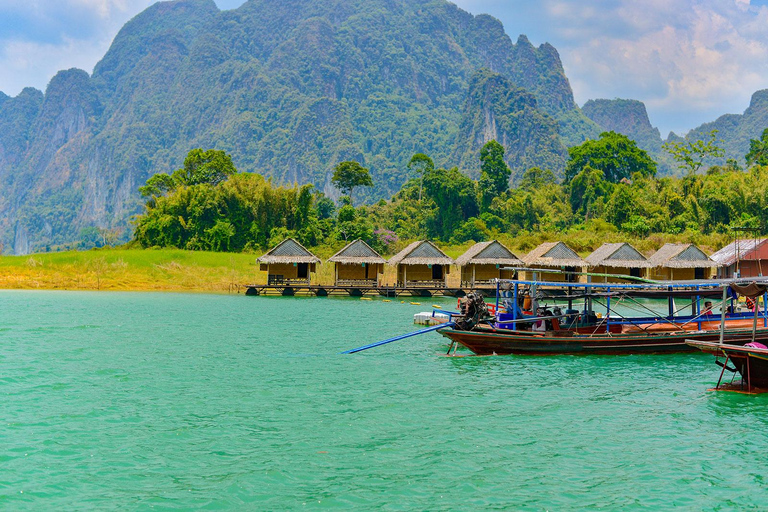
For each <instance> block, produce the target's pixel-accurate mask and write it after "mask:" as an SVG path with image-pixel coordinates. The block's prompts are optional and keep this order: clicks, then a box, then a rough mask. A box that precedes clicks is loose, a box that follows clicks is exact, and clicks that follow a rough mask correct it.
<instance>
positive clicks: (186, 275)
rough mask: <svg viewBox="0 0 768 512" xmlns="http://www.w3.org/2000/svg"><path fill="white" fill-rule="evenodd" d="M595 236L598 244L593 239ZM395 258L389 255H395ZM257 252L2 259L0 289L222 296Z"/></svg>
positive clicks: (109, 252)
mask: <svg viewBox="0 0 768 512" xmlns="http://www.w3.org/2000/svg"><path fill="white" fill-rule="evenodd" d="M593 238H594V240H593ZM619 238H620V237H619V236H618V234H614V233H611V234H608V235H607V236H606V234H589V235H588V237H585V236H584V235H580V234H578V233H576V234H569V235H559V236H553V235H552V234H541V235H536V236H529V237H527V238H524V239H521V238H517V239H515V240H514V241H513V240H512V239H511V238H510V239H504V237H502V240H501V241H502V242H503V243H506V244H507V246H508V247H510V248H511V249H512V250H513V251H515V252H516V253H517V254H518V255H523V254H525V253H527V252H528V251H529V250H530V249H532V248H533V247H535V246H536V245H538V244H539V243H541V242H544V241H549V240H550V239H561V240H563V241H564V242H565V243H567V244H568V245H570V246H571V247H573V248H574V249H576V250H577V251H578V252H579V253H580V254H581V255H582V256H586V255H587V254H589V253H590V252H591V251H592V250H593V249H594V248H596V247H597V246H599V245H600V244H601V243H603V242H606V241H621V240H619ZM684 238H685V237H682V236H671V235H667V236H661V235H654V236H651V237H648V238H645V239H641V240H628V241H629V242H630V243H632V244H633V245H635V247H637V248H638V249H640V250H641V251H643V252H646V253H650V252H652V251H653V250H655V249H658V247H660V246H661V245H663V244H664V243H666V242H685V241H691V240H685V239H684ZM693 241H694V242H696V243H698V244H699V245H701V246H702V248H704V249H705V250H707V251H710V252H711V251H714V250H716V249H718V248H719V247H721V246H722V245H725V243H727V242H728V240H727V237H725V236H723V235H711V236H708V237H701V239H698V240H693ZM515 242H517V243H515ZM471 245H472V243H471V242H470V243H466V244H462V245H454V246H444V245H441V248H442V249H443V250H444V251H445V253H446V254H447V255H448V256H450V257H451V258H454V259H456V258H457V257H459V256H460V255H461V254H463V253H464V252H465V251H466V250H467V249H468V248H469V247H470V246H471ZM313 252H314V253H315V254H316V255H317V256H318V257H320V258H321V259H322V260H323V261H326V260H327V259H328V258H329V257H330V256H331V255H332V254H333V253H334V252H336V251H335V250H334V249H333V248H331V247H320V248H317V249H313ZM389 256H391V255H385V257H389ZM256 257H257V255H255V254H242V253H217V252H202V251H184V250H180V249H127V248H116V249H99V250H90V251H69V252H56V253H42V254H33V255H29V256H0V288H2V289H48V290H114V291H120V290H122V291H185V292H192V291H199V292H216V293H234V292H242V291H243V285H247V284H266V281H267V274H266V272H261V271H260V270H259V265H258V264H257V263H256ZM385 268H386V271H385V274H384V279H383V283H385V284H393V283H394V282H395V280H396V279H395V270H394V268H392V267H389V266H386V267H385ZM333 278H334V268H333V264H332V263H322V264H320V265H318V269H317V274H316V275H315V276H313V281H314V282H317V283H321V284H333ZM459 279H460V274H459V271H458V268H456V267H452V269H451V273H450V274H449V275H448V284H449V286H451V285H452V286H456V285H457V284H458V282H459Z"/></svg>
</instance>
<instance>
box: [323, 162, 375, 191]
mask: <svg viewBox="0 0 768 512" xmlns="http://www.w3.org/2000/svg"><path fill="white" fill-rule="evenodd" d="M331 183H333V185H334V186H335V187H336V188H338V189H339V190H340V191H341V192H342V193H344V194H348V195H349V196H350V197H351V196H352V191H353V190H354V189H355V188H357V187H372V186H373V180H372V179H371V173H370V172H369V171H368V169H366V168H365V167H363V166H362V165H360V164H359V163H357V162H355V161H354V160H348V161H346V162H340V163H339V164H338V165H336V167H334V170H333V177H332V178H331Z"/></svg>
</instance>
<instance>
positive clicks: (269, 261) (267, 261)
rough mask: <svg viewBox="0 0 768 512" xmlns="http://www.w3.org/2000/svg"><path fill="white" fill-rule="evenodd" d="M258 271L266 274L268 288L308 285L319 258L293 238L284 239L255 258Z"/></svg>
mask: <svg viewBox="0 0 768 512" xmlns="http://www.w3.org/2000/svg"><path fill="white" fill-rule="evenodd" d="M256 261H258V262H259V269H260V270H262V271H266V272H267V284H268V285H269V286H283V285H286V286H290V285H309V284H310V281H311V274H312V273H313V272H315V271H316V269H317V264H318V263H320V258H318V257H317V256H315V255H314V254H312V253H311V252H309V251H308V250H307V249H305V248H304V246H303V245H301V244H300V243H299V242H297V241H296V240H294V239H293V238H286V239H285V240H283V241H282V242H280V243H279V244H278V245H276V246H275V247H273V248H272V249H270V250H269V251H268V252H267V253H266V254H265V255H263V256H261V257H260V258H257V259H256Z"/></svg>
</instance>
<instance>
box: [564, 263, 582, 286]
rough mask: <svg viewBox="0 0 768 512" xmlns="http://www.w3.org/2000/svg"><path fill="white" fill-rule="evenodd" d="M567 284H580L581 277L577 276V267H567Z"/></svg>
mask: <svg viewBox="0 0 768 512" xmlns="http://www.w3.org/2000/svg"><path fill="white" fill-rule="evenodd" d="M564 270H565V272H566V274H565V282H566V283H577V282H579V275H578V274H576V267H565V269H564Z"/></svg>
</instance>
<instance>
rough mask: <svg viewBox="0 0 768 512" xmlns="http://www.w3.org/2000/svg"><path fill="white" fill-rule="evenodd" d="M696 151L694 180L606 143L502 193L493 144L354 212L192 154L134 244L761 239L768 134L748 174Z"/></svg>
mask: <svg viewBox="0 0 768 512" xmlns="http://www.w3.org/2000/svg"><path fill="white" fill-rule="evenodd" d="M711 136H712V137H714V136H715V134H714V133H713V134H711ZM696 147H697V146H696V145H691V146H684V145H680V146H678V147H677V148H669V151H670V153H671V155H672V157H675V158H677V160H678V162H679V165H680V166H681V169H683V170H684V169H685V168H686V167H685V166H686V165H688V166H691V165H692V167H689V169H693V170H692V171H691V170H689V171H681V172H686V175H685V176H684V177H682V178H678V177H669V176H668V177H658V176H657V166H656V163H655V162H654V161H653V160H652V159H651V158H650V157H649V156H648V154H647V153H646V152H645V151H643V150H641V149H639V148H638V147H637V145H636V144H635V143H634V141H632V140H630V139H628V138H627V137H625V136H623V135H620V134H617V133H614V132H606V133H603V134H602V135H601V136H600V138H599V139H597V140H594V141H587V142H585V143H583V144H581V145H579V146H575V147H573V148H571V150H570V151H569V159H568V162H567V170H566V177H565V179H564V180H562V181H560V180H558V179H557V178H556V176H555V175H554V173H553V172H552V171H550V170H548V169H541V168H539V167H531V168H529V169H528V170H527V171H525V172H524V173H523V175H522V176H521V178H520V182H519V186H516V187H513V188H510V187H509V186H508V179H509V176H510V174H511V169H510V168H509V167H508V166H507V164H506V162H505V158H504V153H505V149H504V147H503V146H502V145H501V144H499V143H497V142H496V141H491V142H489V143H487V144H486V145H485V146H484V147H483V148H482V151H481V153H480V154H481V158H480V160H479V161H478V163H477V167H478V168H479V169H480V173H479V179H478V180H473V179H472V178H470V177H468V176H467V174H466V173H465V172H461V171H460V170H459V169H458V168H457V167H451V168H448V169H446V168H444V167H439V166H435V164H434V162H433V160H432V159H431V158H429V157H428V156H427V155H423V154H421V155H415V156H414V158H413V159H412V164H414V165H413V166H412V168H413V169H415V170H416V172H417V173H418V176H416V177H414V178H411V179H410V180H408V181H407V182H406V183H405V184H404V185H403V186H402V187H401V189H400V190H399V191H398V192H397V193H396V194H394V195H393V196H392V197H391V198H390V199H389V200H384V199H382V200H380V201H378V202H377V203H374V204H368V205H359V206H353V203H352V199H351V198H350V197H349V196H342V197H341V199H340V200H339V201H338V202H334V201H333V200H331V199H330V198H328V197H327V196H325V194H324V193H323V192H322V191H319V190H317V189H316V188H315V187H313V186H312V185H303V186H298V185H295V186H292V187H284V186H276V185H274V184H273V183H272V182H271V181H270V180H269V179H267V178H265V177H263V176H261V175H258V174H253V173H237V172H236V171H234V168H233V167H232V168H231V169H230V167H229V164H227V166H226V168H227V169H230V170H228V171H227V172H225V173H221V174H218V175H216V178H215V179H212V178H209V177H210V176H213V175H214V174H215V173H213V174H212V173H211V171H210V169H209V168H206V167H205V166H206V165H211V164H209V163H208V162H209V160H205V159H204V158H203V157H202V155H209V156H211V155H214V154H218V155H219V156H218V157H217V158H219V159H220V161H226V160H228V156H226V155H225V153H224V152H214V151H209V152H206V153H203V152H202V151H200V150H196V152H192V153H190V156H189V157H188V158H187V160H186V161H185V167H184V168H182V169H180V170H178V171H176V172H174V173H173V174H162V175H158V176H156V177H154V178H152V179H150V180H149V181H148V184H147V186H145V187H143V193H144V195H145V196H146V197H147V198H148V200H147V204H146V212H145V214H144V215H142V216H140V217H139V218H138V219H137V221H136V242H137V243H138V244H140V245H141V246H143V247H154V246H160V247H177V248H182V249H204V250H221V251H243V250H253V251H260V250H264V249H266V248H268V247H270V246H274V245H275V244H277V243H279V242H280V241H281V240H283V239H284V238H286V237H289V236H290V237H295V238H296V239H298V240H299V241H300V242H301V243H303V244H305V245H306V246H308V247H316V246H321V245H322V246H340V245H343V244H345V243H346V242H348V241H351V240H354V239H356V238H362V239H363V240H365V241H366V242H368V243H369V244H370V245H371V246H372V247H374V248H376V249H377V250H379V251H381V252H382V253H389V254H391V253H392V252H393V251H394V250H395V249H396V248H399V247H401V246H402V245H403V244H404V243H405V242H407V241H411V240H414V239H421V238H427V239H431V240H435V241H441V242H445V243H452V244H462V243H465V242H468V241H475V242H477V241H483V240H489V239H493V238H502V239H505V238H506V239H509V238H510V237H513V238H518V239H519V240H528V241H530V242H519V243H517V244H515V245H516V246H517V247H518V248H523V249H524V248H526V244H527V245H529V246H531V247H532V244H533V243H534V241H536V240H541V239H542V236H544V237H546V236H547V235H549V236H552V235H553V234H555V233H557V234H560V235H563V234H569V236H570V239H571V240H576V242H575V245H576V247H575V248H576V249H577V250H591V249H594V248H595V247H596V246H597V245H600V244H601V243H602V242H603V241H606V240H607V239H619V240H620V239H630V240H636V239H643V238H646V239H647V238H648V237H649V236H651V235H653V234H668V235H679V236H681V237H683V238H686V239H688V240H696V239H697V238H699V237H701V236H703V235H711V234H718V233H719V234H727V233H728V232H729V229H730V228H731V227H734V226H740V227H744V226H747V227H753V228H757V229H758V230H759V231H760V232H762V233H765V232H766V230H768V214H767V213H766V212H768V130H766V131H765V132H764V133H763V137H762V138H761V139H756V140H753V141H752V146H751V150H750V152H749V153H748V154H747V155H746V157H747V160H748V161H749V163H750V165H749V167H748V169H746V170H744V169H741V168H739V167H738V166H736V165H735V164H734V163H731V164H730V166H725V167H722V166H710V167H708V168H707V169H706V172H703V173H701V172H699V173H696V172H695V170H696V169H698V168H699V167H700V164H701V162H700V161H697V159H698V160H702V159H704V158H706V157H707V154H706V153H705V152H702V151H700V150H697V149H696ZM691 148H693V149H691ZM675 149H677V152H675ZM697 151H698V153H697ZM206 169H208V170H206ZM362 170H363V171H365V172H367V170H365V169H362ZM201 176H202V177H201ZM353 195H354V191H353ZM579 233H582V234H583V236H581V237H579V236H578V234H579ZM574 234H575V235H576V236H574ZM555 236H556V235H555ZM528 248H530V247H528Z"/></svg>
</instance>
